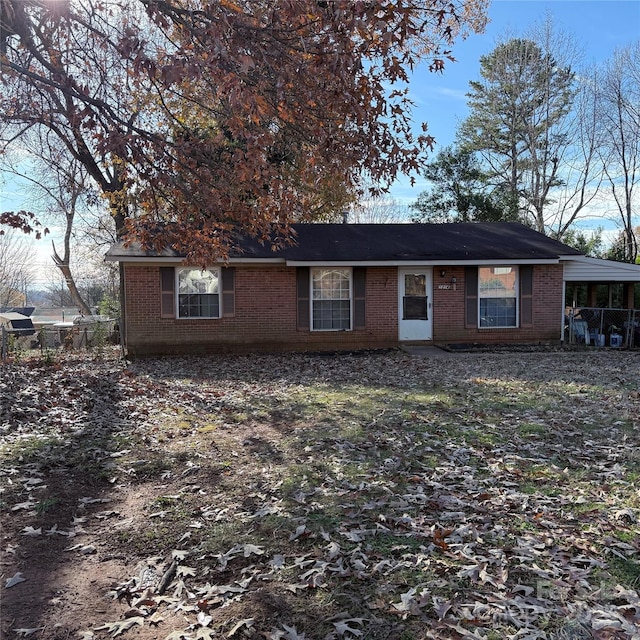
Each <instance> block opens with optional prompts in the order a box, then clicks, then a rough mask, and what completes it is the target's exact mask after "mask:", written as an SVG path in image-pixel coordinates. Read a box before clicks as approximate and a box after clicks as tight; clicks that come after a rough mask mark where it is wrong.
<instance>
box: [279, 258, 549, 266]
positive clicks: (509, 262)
mask: <svg viewBox="0 0 640 640" xmlns="http://www.w3.org/2000/svg"><path fill="white" fill-rule="evenodd" d="M559 262H560V261H559V260H558V259H557V258H547V259H544V260H447V259H444V258H443V259H442V260H375V261H374V260H365V261H362V260H342V261H325V260H309V261H308V260H287V266H288V267H434V266H440V265H447V266H452V267H456V266H474V267H476V266H478V265H490V266H498V265H507V266H508V265H512V264H515V265H517V264H559Z"/></svg>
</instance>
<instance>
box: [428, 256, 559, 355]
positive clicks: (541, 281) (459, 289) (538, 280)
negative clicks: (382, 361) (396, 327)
mask: <svg viewBox="0 0 640 640" xmlns="http://www.w3.org/2000/svg"><path fill="white" fill-rule="evenodd" d="M443 268H445V269H446V275H445V277H444V278H440V267H438V268H434V270H433V338H434V342H439V343H448V342H452V343H455V342H472V343H473V342H478V343H485V344H487V343H488V344H490V343H494V344H495V343H506V342H511V343H521V344H528V343H537V342H557V341H559V340H560V329H561V323H562V312H563V309H564V305H563V300H562V266H561V265H555V264H554V265H535V266H534V268H533V325H532V326H530V327H522V328H515V329H480V328H472V329H467V328H465V326H464V324H465V318H464V272H465V270H464V267H446V266H445V267H443ZM453 277H455V278H456V281H457V282H456V289H455V290H453V289H445V290H442V289H438V284H445V283H446V284H449V283H450V282H451V278H453Z"/></svg>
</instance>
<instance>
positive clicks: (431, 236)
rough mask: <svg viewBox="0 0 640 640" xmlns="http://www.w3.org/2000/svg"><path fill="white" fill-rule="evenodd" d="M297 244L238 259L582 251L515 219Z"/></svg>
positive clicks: (453, 257) (544, 256)
mask: <svg viewBox="0 0 640 640" xmlns="http://www.w3.org/2000/svg"><path fill="white" fill-rule="evenodd" d="M293 228H294V230H295V234H296V243H295V244H294V245H293V246H289V247H286V248H285V249H281V250H279V251H272V249H271V247H270V246H269V245H268V244H265V245H261V244H260V243H258V242H257V241H255V240H252V239H246V238H245V239H242V240H241V241H240V242H239V243H238V249H236V250H234V251H232V252H231V257H236V258H281V259H285V260H289V261H294V262H378V261H393V262H401V261H405V260H406V261H420V260H424V261H435V262H447V261H459V260H460V261H466V260H481V261H485V260H549V259H557V258H558V257H559V256H563V255H582V254H581V253H580V251H577V250H576V249H573V248H571V247H568V246H567V245H565V244H562V243H561V242H558V241H557V240H553V239H552V238H548V237H547V236H545V235H543V234H541V233H538V232H537V231H534V230H533V229H529V228H528V227H525V226H523V225H521V224H518V223H514V222H497V223H453V224H296V225H293ZM107 257H109V258H111V259H115V260H123V261H126V260H127V259H128V258H138V259H139V258H143V257H149V258H162V257H164V258H171V257H179V256H178V255H177V254H176V253H175V252H173V251H171V250H170V249H166V250H164V251H163V252H161V253H153V252H148V251H143V250H141V249H140V248H139V247H136V246H135V245H132V246H130V247H128V248H125V247H124V246H123V244H122V243H118V244H116V245H114V246H113V247H112V248H111V249H109V251H108V253H107Z"/></svg>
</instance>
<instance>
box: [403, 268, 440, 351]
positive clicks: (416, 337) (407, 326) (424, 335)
mask: <svg viewBox="0 0 640 640" xmlns="http://www.w3.org/2000/svg"><path fill="white" fill-rule="evenodd" d="M416 274H420V275H424V276H425V297H426V300H425V309H426V316H427V317H426V319H418V320H416V319H404V317H403V316H404V296H405V276H406V275H416ZM432 300H433V268H432V267H400V268H398V339H399V340H400V342H419V341H422V340H433V308H432Z"/></svg>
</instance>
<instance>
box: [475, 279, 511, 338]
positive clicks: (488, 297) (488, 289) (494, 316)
mask: <svg viewBox="0 0 640 640" xmlns="http://www.w3.org/2000/svg"><path fill="white" fill-rule="evenodd" d="M478 304H479V318H480V323H479V324H480V327H484V328H501V327H517V326H518V267H515V266H511V267H505V266H500V267H479V269H478Z"/></svg>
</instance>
